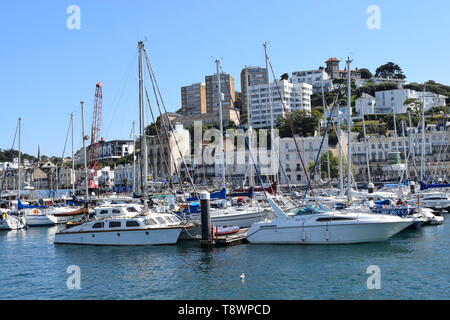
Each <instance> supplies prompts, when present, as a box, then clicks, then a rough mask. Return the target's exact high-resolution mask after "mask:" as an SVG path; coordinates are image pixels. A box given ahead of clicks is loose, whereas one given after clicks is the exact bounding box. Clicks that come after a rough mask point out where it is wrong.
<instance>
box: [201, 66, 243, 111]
mask: <svg viewBox="0 0 450 320" xmlns="http://www.w3.org/2000/svg"><path fill="white" fill-rule="evenodd" d="M217 78H218V77H217V75H216V74H214V75H210V76H205V83H206V110H207V112H208V113H214V114H219V97H220V98H221V99H222V109H223V111H224V115H226V112H225V110H226V109H230V108H233V107H234V101H235V100H236V97H235V89H234V78H233V77H232V76H231V75H230V74H228V73H222V74H220V89H221V93H220V94H219V83H218V81H217Z"/></svg>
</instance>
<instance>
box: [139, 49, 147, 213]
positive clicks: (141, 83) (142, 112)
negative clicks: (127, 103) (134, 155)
mask: <svg viewBox="0 0 450 320" xmlns="http://www.w3.org/2000/svg"><path fill="white" fill-rule="evenodd" d="M138 47H139V63H138V65H139V70H138V71H139V111H140V113H139V114H140V122H141V125H140V129H141V132H140V134H141V160H142V169H143V170H142V181H141V185H142V186H141V187H142V199H143V201H144V212H147V211H148V204H147V197H148V195H147V177H148V167H147V164H148V160H147V157H148V153H147V136H146V134H145V108H144V55H143V53H144V42H142V41H139V43H138Z"/></svg>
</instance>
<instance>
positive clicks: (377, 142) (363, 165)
mask: <svg viewBox="0 0 450 320" xmlns="http://www.w3.org/2000/svg"><path fill="white" fill-rule="evenodd" d="M422 143H424V151H425V166H424V167H425V168H424V169H425V172H424V175H425V176H427V177H429V176H431V175H433V173H434V172H436V174H437V175H440V176H447V175H448V174H449V173H450V152H448V150H449V147H450V146H449V143H450V123H447V124H446V125H440V126H436V125H429V126H427V130H426V131H425V140H424V142H422V133H421V130H416V129H415V128H407V129H406V131H405V136H403V135H397V137H396V136H395V134H394V132H393V131H392V132H388V134H387V135H370V136H368V139H367V141H366V140H365V139H364V137H363V136H360V137H359V139H355V140H354V141H353V143H352V163H353V165H354V170H355V172H354V173H355V177H356V179H357V180H358V181H367V178H368V175H367V160H369V165H370V170H371V175H372V177H373V180H374V181H376V180H384V179H386V178H393V177H394V178H398V177H399V175H400V174H401V173H400V172H398V171H397V172H393V170H391V169H390V167H389V164H388V160H389V156H390V154H392V153H399V156H400V159H401V161H402V162H403V163H404V162H405V161H404V159H405V158H407V159H408V161H407V168H408V171H409V177H416V178H419V177H420V171H421V155H422ZM367 156H368V158H369V159H367ZM404 178H406V175H405V176H404Z"/></svg>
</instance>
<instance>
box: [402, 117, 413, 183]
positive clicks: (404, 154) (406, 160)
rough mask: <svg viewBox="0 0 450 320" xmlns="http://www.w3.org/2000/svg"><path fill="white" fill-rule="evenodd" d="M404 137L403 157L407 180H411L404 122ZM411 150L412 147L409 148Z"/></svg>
mask: <svg viewBox="0 0 450 320" xmlns="http://www.w3.org/2000/svg"><path fill="white" fill-rule="evenodd" d="M402 136H403V141H404V142H403V156H404V157H405V172H406V178H407V179H409V169H408V156H407V154H406V139H405V121H403V120H402ZM409 147H410V148H411V146H409Z"/></svg>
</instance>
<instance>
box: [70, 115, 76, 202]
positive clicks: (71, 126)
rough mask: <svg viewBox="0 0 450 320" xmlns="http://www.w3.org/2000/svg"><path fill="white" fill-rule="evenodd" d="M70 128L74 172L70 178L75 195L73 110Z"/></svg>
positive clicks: (73, 169)
mask: <svg viewBox="0 0 450 320" xmlns="http://www.w3.org/2000/svg"><path fill="white" fill-rule="evenodd" d="M70 129H71V140H72V141H71V142H72V172H71V174H70V180H71V181H72V195H75V161H74V158H73V112H72V113H71V114H70Z"/></svg>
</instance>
